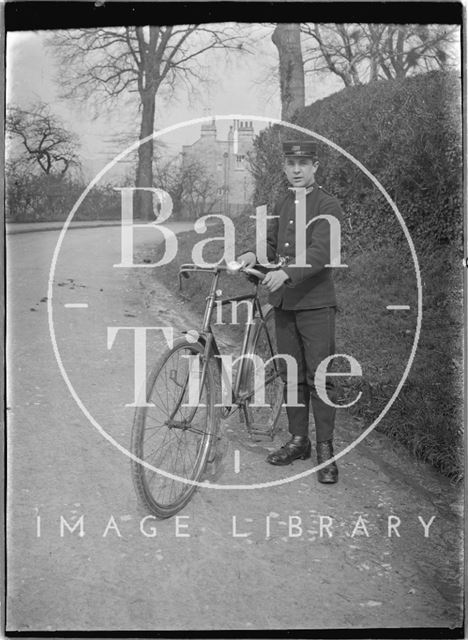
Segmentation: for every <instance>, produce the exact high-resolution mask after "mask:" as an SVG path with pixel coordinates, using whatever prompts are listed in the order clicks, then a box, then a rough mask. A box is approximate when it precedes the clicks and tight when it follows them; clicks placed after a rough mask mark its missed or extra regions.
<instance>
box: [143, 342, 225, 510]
mask: <svg viewBox="0 0 468 640" xmlns="http://www.w3.org/2000/svg"><path fill="white" fill-rule="evenodd" d="M203 353H204V347H203V345H202V344H200V342H195V343H191V342H189V341H188V340H187V339H186V338H185V337H183V338H179V339H178V340H177V341H176V342H175V343H174V345H173V347H172V348H170V349H168V350H166V351H165V352H164V353H163V354H162V356H161V358H160V359H159V361H158V362H157V363H156V365H155V366H154V367H153V369H152V370H151V372H150V374H149V376H148V379H147V388H146V394H147V398H146V400H147V403H152V404H153V406H152V407H147V406H142V407H137V409H136V411H135V416H134V421H133V428H132V436H131V451H132V453H133V454H134V455H135V456H136V457H137V458H138V459H139V460H140V461H144V462H146V463H147V464H150V465H151V466H152V467H153V469H149V468H148V467H146V466H144V465H143V464H141V462H136V461H134V460H132V462H131V469H132V478H133V483H134V486H135V490H136V493H137V496H138V498H139V500H140V501H141V503H142V504H143V505H144V506H145V507H146V508H147V509H148V510H149V511H150V512H151V513H152V514H153V515H155V516H156V517H158V518H161V519H162V518H169V517H171V516H173V515H174V514H176V513H177V512H178V511H180V510H181V509H182V508H183V507H184V506H185V505H186V504H187V503H188V502H189V500H190V499H191V497H192V495H193V494H194V492H195V491H196V489H197V486H196V485H193V484H190V483H189V482H184V481H183V480H190V481H200V479H201V477H202V476H203V473H204V471H205V468H206V465H207V461H208V458H209V455H210V450H211V446H212V444H213V441H214V439H215V438H216V434H217V429H218V422H219V418H218V416H217V409H216V407H215V404H216V386H215V378H214V375H215V371H214V367H213V366H212V363H211V362H209V364H208V367H207V372H206V376H205V380H204V383H203V386H202V388H201V389H200V391H199V404H198V406H195V405H194V406H192V407H184V404H185V403H187V400H188V379H189V378H188V371H189V360H188V359H187V358H183V356H184V355H186V356H187V355H200V356H201V357H200V360H199V362H200V365H202V363H203V357H202V356H203ZM210 360H211V359H210ZM172 392H174V397H173V398H172V400H171V398H170V393H172ZM203 405H204V406H203ZM194 421H195V422H194ZM176 423H180V424H185V423H187V424H186V426H174V425H175V424H176ZM195 425H196V426H195ZM151 439H152V440H153V442H152V443H151V442H150V440H151ZM154 469H157V470H158V471H155V470H154ZM161 471H164V472H166V473H170V474H172V475H174V476H177V477H180V478H182V479H183V480H177V479H174V478H171V477H168V476H165V475H164V474H163V473H161Z"/></svg>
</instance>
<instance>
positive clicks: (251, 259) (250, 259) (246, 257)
mask: <svg viewBox="0 0 468 640" xmlns="http://www.w3.org/2000/svg"><path fill="white" fill-rule="evenodd" d="M237 262H243V263H244V264H243V266H244V267H247V268H250V267H254V266H255V264H256V262H257V256H256V255H255V253H254V252H253V251H247V252H246V253H243V254H242V255H240V256H239V257H238V258H237Z"/></svg>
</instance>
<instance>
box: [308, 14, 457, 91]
mask: <svg viewBox="0 0 468 640" xmlns="http://www.w3.org/2000/svg"><path fill="white" fill-rule="evenodd" d="M301 32H302V33H303V35H304V64H305V68H306V73H310V72H314V71H315V72H317V71H319V72H320V71H326V72H331V73H333V74H335V75H337V76H338V77H339V78H341V80H342V81H343V84H344V85H345V86H347V87H348V86H353V85H359V84H364V83H367V82H371V81H373V80H378V79H381V78H385V79H392V78H398V79H401V78H404V77H406V76H409V75H413V74H415V73H421V72H424V71H431V70H433V69H442V68H445V67H447V66H449V65H450V64H451V63H452V62H453V60H452V56H451V47H452V45H453V44H454V42H455V41H456V38H457V35H458V33H459V30H458V27H454V26H451V25H415V24H401V25H397V24H362V23H353V24H302V25H301Z"/></svg>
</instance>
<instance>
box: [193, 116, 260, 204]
mask: <svg viewBox="0 0 468 640" xmlns="http://www.w3.org/2000/svg"><path fill="white" fill-rule="evenodd" d="M254 135H255V134H254V129H253V126H252V121H251V120H234V122H233V124H232V125H231V126H230V128H229V134H228V139H227V140H218V139H217V131H216V122H215V119H214V118H213V119H212V120H211V122H205V123H203V124H202V126H201V135H200V138H199V139H198V140H197V141H196V142H194V143H193V144H191V145H184V146H183V147H182V162H183V165H185V166H188V165H190V164H191V163H193V162H194V161H195V162H198V163H200V164H201V165H202V166H203V167H204V169H205V174H206V178H208V179H210V180H212V189H211V191H210V194H209V199H210V202H209V203H207V204H208V206H207V207H206V209H207V211H206V212H205V213H208V212H209V213H222V214H224V215H227V216H230V217H236V216H238V215H239V214H240V213H242V212H243V211H244V210H245V209H246V208H247V207H249V205H250V204H251V203H252V196H253V191H254V179H253V177H252V174H251V173H250V170H249V164H248V154H250V153H252V152H253V138H254Z"/></svg>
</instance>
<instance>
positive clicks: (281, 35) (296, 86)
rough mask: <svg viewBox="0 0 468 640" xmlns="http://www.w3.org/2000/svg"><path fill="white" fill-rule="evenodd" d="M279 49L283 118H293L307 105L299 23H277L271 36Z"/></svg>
mask: <svg viewBox="0 0 468 640" xmlns="http://www.w3.org/2000/svg"><path fill="white" fill-rule="evenodd" d="M271 39H272V41H273V44H274V45H275V46H276V48H277V49H278V55H279V75H280V89H281V119H282V120H285V121H287V122H290V121H291V120H292V117H293V115H294V113H295V112H296V111H297V110H298V109H302V108H304V106H305V88H304V61H303V59H302V49H301V34H300V30H299V24H286V23H281V24H277V25H276V28H275V30H274V31H273V35H272V36H271Z"/></svg>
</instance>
